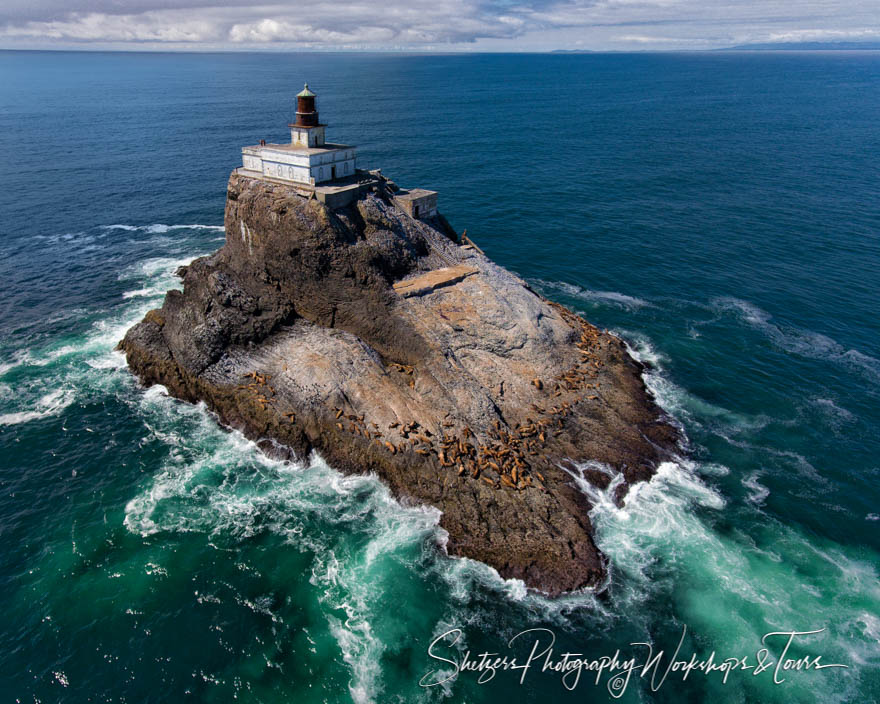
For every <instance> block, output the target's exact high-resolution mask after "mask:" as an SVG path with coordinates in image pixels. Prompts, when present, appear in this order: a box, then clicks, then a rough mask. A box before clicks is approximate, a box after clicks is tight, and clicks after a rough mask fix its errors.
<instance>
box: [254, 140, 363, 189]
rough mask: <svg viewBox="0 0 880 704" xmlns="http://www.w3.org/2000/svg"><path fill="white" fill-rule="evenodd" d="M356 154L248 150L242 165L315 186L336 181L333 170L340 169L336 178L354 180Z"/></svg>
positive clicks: (346, 151) (348, 152) (273, 176)
mask: <svg viewBox="0 0 880 704" xmlns="http://www.w3.org/2000/svg"><path fill="white" fill-rule="evenodd" d="M355 151H356V150H355V149H354V148H349V149H340V150H338V151H327V152H321V153H318V154H308V153H306V152H304V151H302V152H299V151H290V150H286V149H272V148H271V147H255V148H245V149H242V165H243V166H244V168H246V169H249V170H250V171H256V172H258V173H261V174H264V175H266V176H271V177H272V178H280V179H284V180H286V181H293V182H295V183H304V184H312V185H314V184H315V183H321V182H324V181H330V180H331V179H333V178H334V173H333V167H336V173H335V177H336V178H344V177H346V176H353V175H354V172H355V169H356V168H357V165H356V161H357V159H356V156H355Z"/></svg>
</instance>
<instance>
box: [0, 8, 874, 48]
mask: <svg viewBox="0 0 880 704" xmlns="http://www.w3.org/2000/svg"><path fill="white" fill-rule="evenodd" d="M245 1H246V0H245ZM231 3H235V4H231ZM876 3H877V0H786V1H783V0H772V1H771V0H382V3H381V5H380V4H377V3H375V2H372V1H370V2H368V0H355V1H353V2H349V1H346V0H313V1H311V2H307V3H300V2H296V3H293V2H288V3H283V2H279V0H270V1H269V2H268V3H260V4H253V5H247V4H242V3H241V2H239V1H238V0H4V3H3V7H0V45H4V46H16V45H21V44H24V43H30V44H40V45H50V46H51V45H53V44H54V45H64V44H67V45H70V44H83V43H88V44H116V45H118V44H134V43H140V44H143V45H146V46H150V47H153V46H155V47H162V46H169V47H173V46H176V45H181V46H183V45H185V46H188V47H193V46H199V45H203V46H211V47H233V48H251V47H257V48H259V47H261V46H277V47H279V48H293V49H295V48H333V47H354V46H356V47H359V48H387V47H392V46H393V47H411V48H419V47H423V46H431V47H444V46H445V47H455V46H458V47H466V46H468V45H474V43H475V45H476V46H477V47H480V48H486V47H491V48H497V49H511V48H513V49H516V48H557V47H562V48H564V47H566V46H568V47H586V48H598V49H601V48H617V49H619V48H626V47H627V46H630V47H636V48H672V47H675V48H679V47H681V48H686V47H697V48H703V47H707V46H724V45H729V44H732V43H745V42H767V41H809V40H823V39H832V40H833V39H873V38H877V37H880V15H878V13H877V10H876V7H877V5H876ZM805 27H806V29H805Z"/></svg>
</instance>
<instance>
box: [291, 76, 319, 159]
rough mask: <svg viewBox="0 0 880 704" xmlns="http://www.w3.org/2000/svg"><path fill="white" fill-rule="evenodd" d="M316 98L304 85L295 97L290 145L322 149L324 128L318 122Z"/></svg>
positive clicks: (307, 86) (307, 85)
mask: <svg viewBox="0 0 880 704" xmlns="http://www.w3.org/2000/svg"><path fill="white" fill-rule="evenodd" d="M316 97H317V96H316V95H315V94H314V93H312V91H310V90H309V84H308V83H306V85H305V88H303V89H302V90H301V91H300V92H299V93H297V96H296V122H291V123H290V124H289V125H288V127H290V143H291V144H299V145H301V146H303V147H323V146H324V127H325V125H322V124H320V122H319V121H318V111H317V109H316V108H315V98H316Z"/></svg>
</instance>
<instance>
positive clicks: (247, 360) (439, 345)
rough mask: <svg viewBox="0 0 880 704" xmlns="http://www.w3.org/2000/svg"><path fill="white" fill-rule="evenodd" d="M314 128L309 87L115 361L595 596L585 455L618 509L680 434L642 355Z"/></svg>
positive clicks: (483, 548)
mask: <svg viewBox="0 0 880 704" xmlns="http://www.w3.org/2000/svg"><path fill="white" fill-rule="evenodd" d="M323 127H324V126H323V125H320V124H319V123H318V119H317V112H316V111H315V109H314V94H313V93H311V91H309V90H308V88H306V90H305V91H304V92H303V93H301V94H300V96H299V105H298V112H297V121H296V123H294V124H292V125H291V130H292V140H291V144H289V145H288V144H284V145H266V144H265V143H261V144H260V145H259V146H257V147H246V148H245V149H244V150H243V155H244V167H243V168H241V169H237V170H236V171H235V172H234V173H233V174H232V175H231V177H230V179H229V183H228V192H227V201H226V213H225V228H226V242H225V244H224V246H223V247H222V248H221V249H220V250H218V251H217V252H215V253H214V254H212V255H210V256H207V257H203V258H201V259H197V260H195V261H194V262H192V263H191V264H190V265H189V266H187V267H184V268H183V269H182V270H181V271H180V272H179V273H180V275H181V277H182V279H183V290H172V291H169V292H168V294H167V295H166V298H165V301H164V303H163V305H162V307H161V308H160V309H157V310H152V311H150V312H149V313H148V314H147V315H146V316H145V317H144V319H143V321H141V322H140V323H138V324H137V325H135V326H134V327H132V328H131V329H130V330H129V331H128V332H127V334H126V335H125V338H124V339H123V340H122V342H121V343H120V347H121V349H122V350H124V352H125V353H126V355H127V360H128V364H129V366H130V368H131V369H132V371H133V372H134V373H135V374H136V375H137V376H138V377H139V378H140V379H141V380H142V381H143V382H144V383H145V384H147V385H150V384H162V385H164V386H165V387H166V388H167V389H168V391H169V393H171V394H172V395H173V396H175V397H177V398H180V399H183V400H186V401H191V402H195V401H204V402H205V403H206V404H207V406H208V407H209V408H211V409H212V410H213V411H214V412H215V413H216V414H217V416H218V417H219V419H220V421H221V422H222V423H224V424H226V425H228V426H231V427H234V428H238V429H240V430H242V431H243V432H244V433H245V434H246V435H247V436H249V437H251V438H254V439H255V440H257V441H258V442H259V444H260V446H261V447H262V448H263V449H264V450H266V451H268V452H272V453H281V454H287V455H288V456H292V455H295V456H299V457H301V458H302V457H306V456H307V455H308V453H310V452H311V451H317V452H319V453H320V454H321V455H322V456H323V457H324V458H325V459H326V460H327V461H328V462H329V463H330V464H331V465H332V466H334V467H336V468H337V469H339V470H341V471H344V472H357V473H364V472H374V473H375V474H376V475H378V476H379V477H380V478H381V479H382V480H383V481H384V482H385V483H386V484H387V485H388V486H389V487H390V488H391V491H392V492H393V493H394V495H395V496H397V497H398V498H399V499H400V500H401V501H405V502H418V503H422V504H430V505H433V506H436V507H437V508H438V509H440V511H441V512H442V517H441V519H440V525H441V526H442V528H444V529H445V530H446V531H447V533H448V536H449V537H448V541H447V545H446V549H447V551H448V552H449V554H451V555H461V556H467V557H469V558H473V559H476V560H480V561H482V562H485V563H487V564H489V565H491V566H492V567H494V568H496V569H497V570H498V572H499V573H500V574H501V575H502V576H504V577H515V578H519V579H522V580H523V581H524V582H525V584H526V585H527V586H528V587H531V588H534V589H539V590H542V591H544V592H546V593H548V594H551V595H557V594H560V593H562V592H566V591H571V590H576V589H579V588H583V587H590V586H596V585H597V584H599V583H600V582H601V580H602V578H603V576H604V574H605V564H604V559H603V556H602V555H601V553H600V552H599V550H598V549H597V547H596V545H595V543H594V541H593V536H592V527H591V524H590V519H589V515H588V513H589V510H590V504H589V500H588V498H587V496H586V495H585V494H584V493H583V492H582V491H580V490H579V489H578V488H577V487H576V486H575V483H574V481H573V479H572V476H571V474H570V473H569V471H570V470H571V469H572V468H573V467H574V466H576V465H579V466H580V467H581V468H583V466H584V463H587V462H591V461H592V462H591V463H590V464H589V465H588V467H592V469H590V468H588V469H587V470H586V473H585V476H586V477H587V478H588V479H589V481H591V482H592V483H594V484H595V485H596V486H598V487H600V488H606V487H607V486H609V484H610V482H611V481H612V478H615V480H616V482H618V483H617V484H616V486H617V495H616V496H617V499H618V500H619V501H622V500H623V498H624V496H625V493H626V490H627V488H628V486H629V485H631V484H632V483H634V482H638V481H643V480H646V479H648V478H650V476H651V475H652V473H653V472H654V469H655V467H656V466H657V464H658V463H659V462H660V461H662V460H663V459H665V458H666V457H667V456H668V455H669V453H670V452H671V450H672V449H673V448H674V446H675V443H676V440H677V433H676V431H675V430H674V428H673V427H672V426H671V425H670V424H669V423H668V422H667V420H666V419H664V418H663V416H662V414H661V411H660V410H659V408H658V407H657V406H656V404H655V403H654V401H653V399H652V398H651V397H650V396H649V394H648V392H647V390H646V388H645V385H644V382H643V380H642V371H643V369H642V367H641V365H640V364H639V363H638V362H637V361H636V360H634V359H633V358H632V357H631V356H630V355H629V354H628V353H627V350H626V347H625V345H624V343H623V342H622V341H621V340H620V339H618V338H617V337H615V336H614V335H611V334H609V333H607V332H603V331H600V330H598V329H597V328H595V327H594V326H593V325H591V324H589V323H588V322H586V321H585V320H583V319H582V318H580V317H579V316H577V315H575V314H574V313H572V312H571V311H569V310H567V309H565V308H564V307H562V306H560V305H558V304H556V303H553V302H551V301H549V300H547V299H546V298H544V297H542V296H540V295H539V294H537V293H536V292H535V291H533V290H532V289H531V288H530V287H529V286H528V285H527V284H526V283H525V282H524V281H523V280H522V279H520V278H518V277H517V276H515V275H513V274H512V273H510V272H508V271H506V270H505V269H503V268H501V267H500V266H498V265H496V264H495V263H493V262H492V261H491V260H490V259H489V258H487V257H486V256H485V255H484V254H483V253H482V252H481V251H480V249H479V248H477V247H476V246H475V245H474V244H473V243H471V242H470V241H469V240H468V239H467V238H466V237H461V236H459V235H458V233H456V231H455V230H454V229H453V228H452V227H451V226H450V224H449V223H448V222H447V221H446V220H445V218H444V217H443V216H442V215H441V214H440V213H439V212H438V211H437V207H436V203H437V200H436V198H437V196H436V194H435V193H432V192H430V191H421V190H404V189H401V188H399V187H398V186H397V185H396V184H394V183H393V182H391V181H389V180H388V179H386V178H385V177H384V176H383V175H382V174H381V173H380V172H376V171H374V172H365V171H360V170H357V169H355V168H354V149H353V148H352V147H348V146H346V145H334V144H328V143H326V142H325V141H324V135H323ZM599 463H601V465H604V466H605V467H606V468H608V469H606V470H605V471H603V469H601V468H600V464H599Z"/></svg>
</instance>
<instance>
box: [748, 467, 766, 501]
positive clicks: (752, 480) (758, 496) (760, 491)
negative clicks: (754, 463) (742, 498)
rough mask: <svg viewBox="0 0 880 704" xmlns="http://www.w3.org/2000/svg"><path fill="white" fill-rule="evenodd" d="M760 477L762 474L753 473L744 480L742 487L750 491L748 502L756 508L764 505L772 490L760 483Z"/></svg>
mask: <svg viewBox="0 0 880 704" xmlns="http://www.w3.org/2000/svg"><path fill="white" fill-rule="evenodd" d="M760 477H761V473H760V472H751V473H750V474H749V475H748V476H747V477H745V478H744V479H743V480H742V485H743V486H744V487H745V488H746V489H748V490H749V495H748V496H747V497H746V500H747V501H748V502H749V503H751V504H753V505H755V506H761V505H763V503H764V501H765V500H766V499H767V497H768V496H770V490H769V489H768V488H767V487H766V486H764V485H763V484H761V483H760V482H759V481H758V479H759V478H760Z"/></svg>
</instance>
